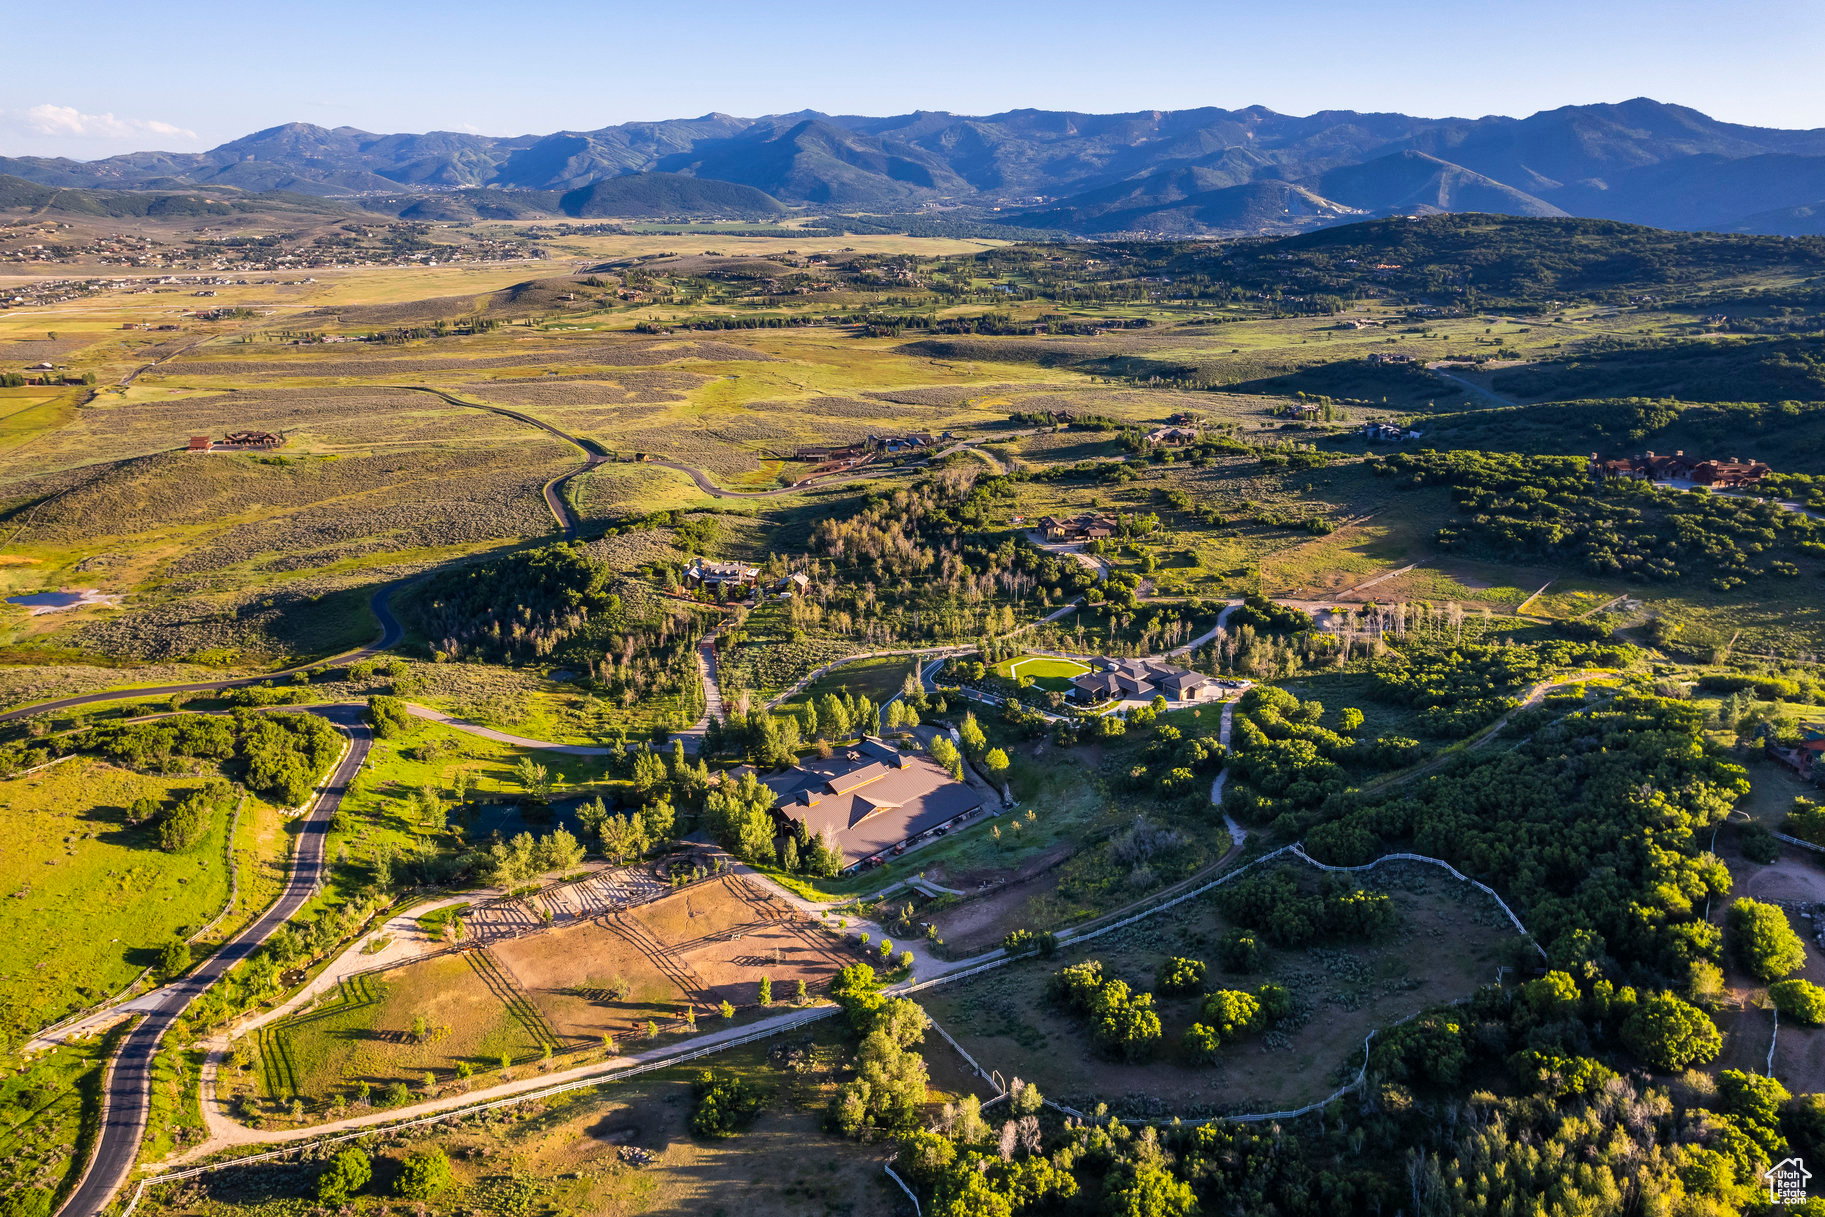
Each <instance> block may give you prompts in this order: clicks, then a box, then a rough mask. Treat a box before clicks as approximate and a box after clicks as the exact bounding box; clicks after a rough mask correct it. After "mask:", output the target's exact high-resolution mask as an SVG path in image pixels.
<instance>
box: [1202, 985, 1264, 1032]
mask: <svg viewBox="0 0 1825 1217" xmlns="http://www.w3.org/2000/svg"><path fill="white" fill-rule="evenodd" d="M1199 1021H1200V1022H1202V1023H1203V1024H1205V1025H1206V1026H1209V1027H1211V1028H1213V1029H1214V1030H1215V1031H1216V1033H1217V1034H1218V1035H1219V1036H1221V1037H1222V1038H1223V1039H1226V1040H1229V1039H1234V1038H1235V1037H1237V1036H1239V1035H1243V1034H1245V1033H1247V1032H1249V1031H1253V1030H1256V1029H1257V1028H1258V1027H1260V1026H1261V1023H1262V1014H1261V1003H1260V1002H1258V1001H1256V1000H1255V998H1254V997H1253V995H1251V994H1248V993H1243V992H1241V991H1240V990H1237V989H1219V990H1217V992H1215V993H1212V994H1211V995H1210V996H1209V997H1206V998H1205V999H1204V1008H1203V1010H1202V1012H1201V1017H1200V1019H1199Z"/></svg>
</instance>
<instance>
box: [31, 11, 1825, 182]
mask: <svg viewBox="0 0 1825 1217" xmlns="http://www.w3.org/2000/svg"><path fill="white" fill-rule="evenodd" d="M33 25H34V27H35V28H34V30H33V33H32V37H31V40H30V45H31V47H32V48H33V49H32V50H31V51H30V52H29V53H25V54H17V55H11V56H8V60H7V63H6V67H5V70H4V72H0V154H4V155H28V154H29V155H63V156H74V157H80V158H91V157H97V156H106V155H110V154H113V153H116V152H123V151H129V150H136V149H149V148H158V149H167V150H172V151H192V150H197V149H202V148H208V147H212V146H214V145H215V144H218V143H222V142H225V141H227V140H229V139H232V138H234V137H236V136H239V135H244V134H246V133H248V132H250V131H255V130H258V129H260V128H263V127H269V126H273V125H275V124H277V123H281V122H287V121H303V122H313V123H318V124H321V125H323V126H330V127H333V126H341V125H348V126H355V127H361V128H364V129H366V130H369V131H426V130H456V131H476V132H484V133H487V134H492V135H514V134H524V133H529V132H530V133H541V134H542V133H545V132H548V131H554V130H561V129H565V128H570V129H588V128H592V127H600V126H605V125H607V124H610V123H616V122H626V121H629V120H635V119H658V118H680V117H692V116H695V115H699V114H703V113H706V112H709V111H712V110H721V111H723V112H725V113H730V114H740V115H750V116H751V115H759V114H765V113H783V112H787V111H793V110H800V109H813V110H822V111H824V112H826V113H852V114H857V113H859V114H897V113H904V112H906V111H909V110H914V109H930V110H950V111H953V112H956V113H976V114H986V113H993V112H995V111H998V110H1006V109H1013V108H1017V107H1023V106H1031V107H1037V108H1044V109H1073V110H1086V111H1125V110H1147V109H1187V108H1191V107H1195V106H1206V105H1211V106H1223V107H1240V106H1246V105H1256V104H1259V105H1265V106H1269V107H1271V108H1273V109H1276V110H1280V111H1282V112H1285V113H1291V114H1308V113H1311V112H1313V111H1316V110H1323V109H1356V110H1398V111H1403V112H1406V113H1411V114H1423V115H1432V116H1443V115H1471V116H1475V115H1482V114H1515V115H1522V114H1529V113H1532V112H1534V111H1535V110H1541V109H1550V108H1553V107H1555V106H1560V105H1567V104H1575V103H1586V102H1599V101H1621V100H1624V99H1627V98H1630V97H1637V96H1644V95H1645V96H1650V97H1655V98H1658V99H1660V100H1662V101H1672V102H1678V103H1681V104H1683V105H1689V106H1692V107H1694V108H1696V109H1699V110H1703V111H1705V112H1706V113H1708V114H1711V115H1713V116H1715V117H1718V118H1723V119H1727V120H1730V121H1734V122H1745V123H1754V124H1758V125H1765V126H1782V127H1818V126H1825V89H1822V88H1820V87H1819V83H1818V71H1819V64H1820V62H1821V59H1822V58H1825V4H1821V3H1818V2H1817V0H1736V2H1735V3H1695V2H1691V0H1657V2H1649V0H1582V2H1579V3H1568V2H1565V0H1534V2H1532V3H1529V2H1528V0H1520V2H1519V3H1512V2H1511V3H1505V4H1491V3H1485V2H1484V0H1457V2H1454V3H1448V2H1445V0H1358V2H1355V3H1337V2H1334V0H1292V2H1290V3H1286V2H1277V0H1256V2H1254V3H1248V4H1240V3H1230V2H1228V0H1211V2H1207V3H1202V4H1194V3H1177V2H1173V0H1166V2H1159V3H1152V4H1141V5H1131V6H1130V5H1122V4H1111V3H1109V2H1108V0H1100V2H1098V3H1078V2H1077V0H1052V2H1049V3H1043V4H1041V3H1028V2H1026V0H1002V2H1000V3H993V2H990V3H984V2H982V0H976V2H973V3H953V2H951V0H922V2H921V3H917V4H895V5H891V6H889V5H882V4H878V3H874V4H871V3H867V2H866V0H863V2H862V3H856V2H855V0H850V2H848V3H843V4H829V3H822V2H821V0H805V2H801V3H797V4H791V5H782V6H766V7H762V6H759V5H755V4H753V3H746V4H734V3H724V2H722V0H698V2H696V3H686V4H675V5H665V4H658V5H656V4H652V3H650V0H649V2H647V3H641V4H625V3H619V2H616V0H596V2H594V3H575V2H572V0H545V2H544V3H537V4H527V5H508V4H501V3H498V0H497V2H496V3H490V4H480V3H471V2H469V0H448V2H446V3H439V4H427V3H422V2H420V0H391V2H388V3H381V4H375V3H373V2H372V0H367V2H366V3H361V4H353V3H343V2H341V0H331V2H327V3H326V2H321V0H316V2H313V0H292V2H289V3H286V4H284V5H266V6H252V5H248V4H246V3H244V2H242V3H235V4H228V3H221V2H219V0H191V2H186V3H184V4H180V5H173V6H152V7H148V6H147V5H146V4H144V3H143V0H134V3H131V4H128V3H120V2H117V0H66V2H65V3H62V4H59V5H55V6H40V7H39V8H37V9H35V10H34V19H33ZM15 26H16V23H15ZM12 32H13V33H15V34H17V33H19V32H20V31H19V30H18V29H17V28H15V29H14V30H13V31H12Z"/></svg>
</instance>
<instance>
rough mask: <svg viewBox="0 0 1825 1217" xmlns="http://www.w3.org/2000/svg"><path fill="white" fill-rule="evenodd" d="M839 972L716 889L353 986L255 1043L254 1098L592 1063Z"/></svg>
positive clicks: (754, 898)
mask: <svg viewBox="0 0 1825 1217" xmlns="http://www.w3.org/2000/svg"><path fill="white" fill-rule="evenodd" d="M849 962H852V957H851V956H849V955H848V954H847V953H846V952H845V951H844V950H843V949H842V948H841V947H840V946H839V945H838V942H837V939H836V938H835V937H834V936H832V935H829V934H826V933H825V932H824V931H822V930H820V929H819V928H818V927H816V926H814V925H811V924H809V923H808V922H806V921H805V920H804V919H803V918H802V917H800V916H799V915H798V914H797V913H796V912H794V911H793V910H791V909H790V907H789V906H787V905H785V904H784V903H783V902H780V901H778V900H776V899H772V898H768V897H766V896H764V895H763V894H762V893H761V892H760V891H759V890H758V889H756V888H754V887H752V886H751V885H749V884H748V883H746V882H745V881H743V880H741V879H737V878H734V877H723V878H721V879H715V880H710V881H708V882H705V883H700V884H695V885H692V886H690V887H688V888H686V889H685V890H683V891H681V892H678V893H676V894H674V895H669V896H666V897H664V898H662V899H660V900H657V901H654V902H652V903H650V904H645V905H641V906H639V907H637V908H635V909H632V910H629V911H627V912H623V913H611V914H609V915H606V916H603V917H599V918H595V919H591V920H589V921H585V922H582V923H580V924H573V925H568V926H561V927H559V928H555V929H548V930H541V931H537V932H534V933H530V934H525V935H523V936H521V937H518V938H506V939H497V940H495V941H494V942H492V943H490V944H489V945H487V946H485V947H481V948H466V949H462V950H459V951H456V952H453V953H450V954H445V955H440V956H436V957H433V958H430V959H425V960H421V961H418V962H415V963H410V964H405V965H402V966H400V967H397V968H390V969H387V970H385V971H381V972H371V973H363V974H360V975H357V976H354V977H351V978H350V979H348V980H346V981H344V982H343V983H342V984H341V985H340V986H339V988H338V989H337V991H336V993H335V994H334V996H333V997H331V998H328V999H326V1000H320V1001H319V1002H318V1003H316V1004H315V1005H314V1006H313V1007H311V1008H309V1009H307V1010H305V1011H302V1012H300V1013H299V1014H297V1015H294V1016H292V1017H290V1018H288V1019H286V1020H284V1021H283V1022H280V1023H277V1024H274V1025H271V1026H269V1027H267V1028H264V1029H262V1031H261V1032H260V1039H259V1063H258V1065H257V1066H256V1071H257V1082H258V1087H259V1091H260V1093H262V1094H263V1095H264V1096H265V1097H266V1098H267V1099H269V1100H276V1101H279V1102H281V1103H283V1102H288V1101H289V1100H290V1099H291V1098H292V1097H294V1096H301V1097H303V1098H304V1099H305V1100H306V1101H307V1103H308V1104H309V1105H310V1106H311V1109H312V1110H313V1111H316V1110H319V1109H321V1108H322V1107H323V1106H324V1105H325V1104H326V1103H327V1102H328V1101H330V1100H332V1099H334V1098H335V1097H337V1096H338V1095H341V1096H343V1097H345V1098H346V1097H350V1095H352V1093H353V1091H354V1089H355V1088H356V1087H357V1086H358V1085H359V1084H360V1083H362V1082H366V1083H368V1084H369V1085H370V1086H371V1087H372V1088H373V1089H374V1090H375V1091H376V1092H378V1091H380V1090H383V1089H385V1088H386V1087H388V1086H391V1085H392V1084H393V1083H394V1082H396V1081H398V1082H404V1083H405V1084H406V1085H408V1086H410V1087H412V1088H413V1089H414V1090H416V1089H418V1088H420V1087H421V1086H422V1085H423V1081H424V1076H425V1074H426V1073H431V1074H433V1075H434V1076H435V1077H436V1079H437V1081H438V1083H439V1084H440V1085H441V1084H446V1083H449V1082H450V1081H452V1080H454V1079H455V1078H456V1077H457V1070H458V1069H459V1067H460V1066H463V1065H467V1066H468V1067H470V1068H472V1069H474V1070H475V1071H477V1072H482V1071H485V1070H491V1069H498V1068H499V1067H500V1066H501V1063H502V1060H503V1058H506V1059H509V1060H511V1062H513V1063H516V1064H523V1063H525V1062H527V1061H529V1060H532V1059H534V1058H536V1057H538V1056H539V1055H540V1054H541V1053H542V1052H543V1051H544V1050H545V1049H546V1048H547V1047H549V1048H550V1049H551V1050H552V1051H554V1052H567V1051H588V1050H591V1049H600V1048H601V1047H602V1046H603V1043H604V1037H605V1036H612V1037H613V1038H614V1040H615V1041H616V1042H617V1043H624V1044H629V1045H632V1044H636V1043H639V1042H642V1041H644V1039H645V1038H646V1037H647V1032H648V1027H649V1024H657V1026H658V1027H659V1028H660V1029H661V1030H662V1031H663V1032H665V1033H667V1034H676V1033H679V1032H682V1031H685V1030H686V1026H685V1023H684V1022H683V1021H682V1018H681V1015H682V1013H683V1011H684V1010H686V1009H690V1010H692V1011H694V1012H695V1013H696V1015H697V1017H698V1018H699V1019H700V1020H702V1022H703V1023H704V1024H706V1025H719V1024H720V1023H721V1018H720V1016H719V1015H718V1014H717V1006H718V1005H719V1004H720V1003H721V1002H724V1001H727V1002H729V1003H730V1004H731V1005H734V1006H737V1007H739V1008H741V1009H743V1010H744V1011H746V1012H749V1013H751V1012H753V1011H754V1010H756V1009H758V1007H757V990H758V985H759V981H760V978H761V977H762V976H767V977H770V978H771V979H772V981H773V985H774V1000H775V1001H776V1002H778V1003H781V1004H784V1003H787V1002H790V1001H791V1000H792V998H793V994H794V989H795V985H796V982H797V981H799V980H804V981H806V982H807V984H808V985H809V986H810V989H811V991H812V992H813V993H821V991H822V990H823V988H824V987H825V985H827V984H828V982H829V980H830V978H831V977H832V976H834V975H835V974H836V971H837V970H838V969H839V968H841V967H842V966H844V965H845V964H846V963H849ZM421 1020H422V1021H421ZM415 1028H417V1029H418V1030H419V1031H422V1032H423V1034H422V1035H416V1034H414V1029H415ZM250 1080H253V1079H250Z"/></svg>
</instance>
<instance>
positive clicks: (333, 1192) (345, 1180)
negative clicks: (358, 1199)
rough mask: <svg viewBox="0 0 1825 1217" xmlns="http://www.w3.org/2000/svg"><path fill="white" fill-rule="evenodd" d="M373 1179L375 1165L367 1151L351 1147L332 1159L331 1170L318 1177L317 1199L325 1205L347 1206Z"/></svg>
mask: <svg viewBox="0 0 1825 1217" xmlns="http://www.w3.org/2000/svg"><path fill="white" fill-rule="evenodd" d="M373 1177H374V1163H373V1160H372V1159H371V1158H369V1157H368V1155H367V1151H366V1150H364V1149H362V1148H360V1147H359V1146H355V1145H351V1146H349V1147H348V1148H347V1149H344V1150H343V1151H342V1152H341V1153H339V1154H337V1155H336V1156H335V1157H334V1158H332V1159H330V1164H329V1168H328V1169H327V1170H325V1171H324V1172H323V1173H322V1174H321V1175H318V1176H317V1199H318V1200H319V1201H321V1202H322V1203H324V1204H334V1205H343V1204H347V1203H348V1201H349V1197H351V1196H353V1195H354V1194H355V1193H356V1192H358V1191H360V1190H361V1189H362V1188H364V1187H366V1186H367V1185H368V1180H370V1179H372V1178H373Z"/></svg>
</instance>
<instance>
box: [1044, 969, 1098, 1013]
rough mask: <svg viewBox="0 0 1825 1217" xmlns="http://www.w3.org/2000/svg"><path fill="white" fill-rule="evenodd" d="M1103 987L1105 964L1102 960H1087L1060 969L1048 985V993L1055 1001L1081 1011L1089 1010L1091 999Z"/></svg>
mask: <svg viewBox="0 0 1825 1217" xmlns="http://www.w3.org/2000/svg"><path fill="white" fill-rule="evenodd" d="M1102 987H1103V963H1102V960H1100V959H1086V960H1084V962H1082V963H1074V964H1070V965H1068V966H1066V967H1063V968H1060V969H1059V970H1058V971H1056V972H1054V973H1053V974H1052V979H1051V980H1050V981H1048V982H1047V983H1046V989H1047V992H1049V993H1050V994H1051V995H1052V997H1053V998H1054V999H1055V1000H1057V1001H1059V1002H1061V1003H1063V1004H1064V1005H1067V1006H1072V1007H1075V1008H1077V1009H1079V1010H1083V1009H1087V1008H1088V1007H1089V1004H1090V999H1091V997H1093V996H1094V995H1095V994H1096V991H1097V990H1098V989H1101V988H1102Z"/></svg>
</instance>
